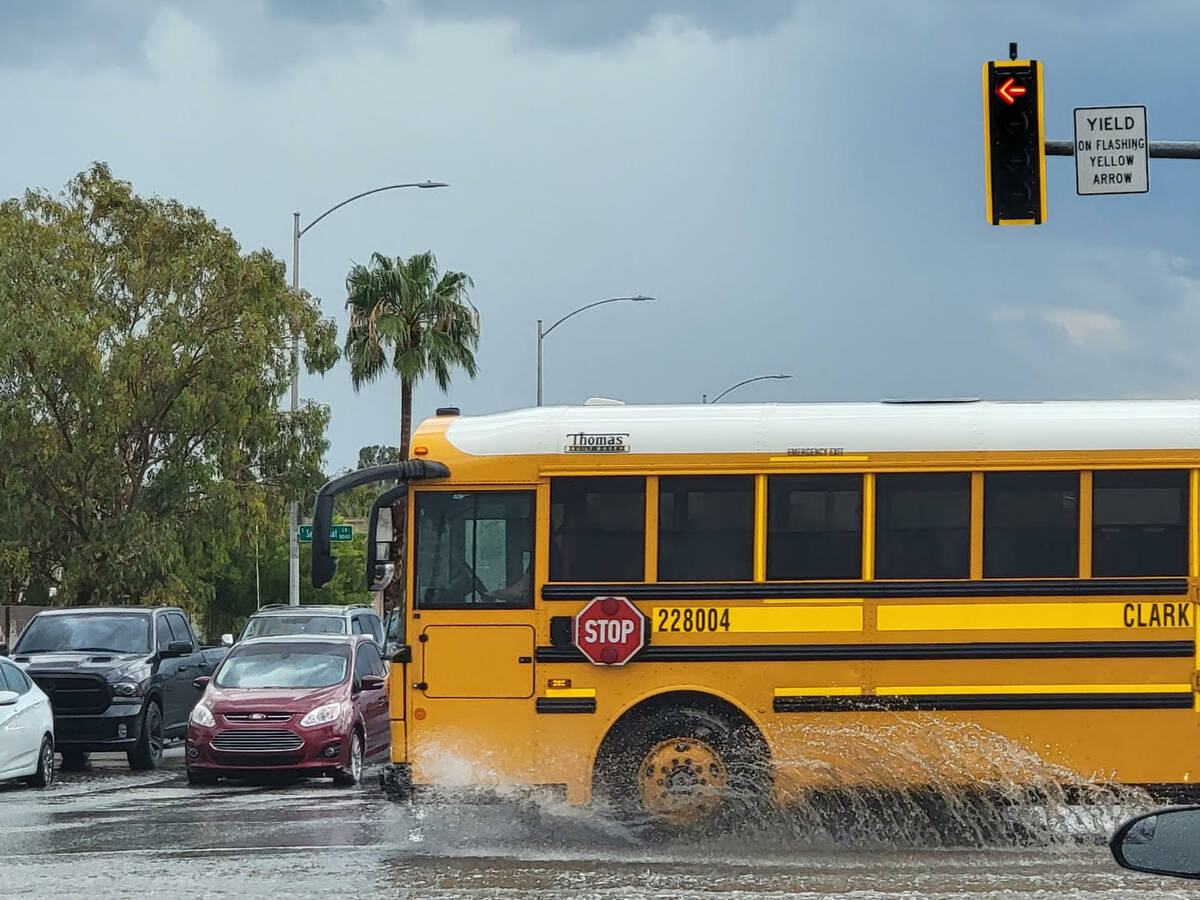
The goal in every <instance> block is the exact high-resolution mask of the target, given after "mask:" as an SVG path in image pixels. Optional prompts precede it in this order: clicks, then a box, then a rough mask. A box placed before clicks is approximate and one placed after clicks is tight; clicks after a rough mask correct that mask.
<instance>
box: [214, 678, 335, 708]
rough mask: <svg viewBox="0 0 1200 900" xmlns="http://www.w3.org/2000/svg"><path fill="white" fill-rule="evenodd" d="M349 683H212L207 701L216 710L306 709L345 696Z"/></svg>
mask: <svg viewBox="0 0 1200 900" xmlns="http://www.w3.org/2000/svg"><path fill="white" fill-rule="evenodd" d="M348 693H349V689H348V687H347V686H346V685H345V684H335V685H334V686H333V687H326V688H219V687H217V686H216V685H214V684H211V683H210V684H209V686H208V690H207V691H205V693H204V703H205V705H206V706H208V707H209V708H210V709H211V710H212V711H213V712H219V713H237V712H290V713H305V712H308V711H309V710H311V709H316V708H317V707H318V706H321V705H322V704H324V703H329V702H331V701H333V700H342V699H345V697H346V695H347V694H348Z"/></svg>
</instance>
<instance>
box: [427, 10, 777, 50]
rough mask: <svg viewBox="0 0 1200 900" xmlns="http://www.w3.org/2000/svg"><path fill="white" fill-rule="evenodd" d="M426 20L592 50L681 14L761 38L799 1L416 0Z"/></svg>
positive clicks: (719, 29)
mask: <svg viewBox="0 0 1200 900" xmlns="http://www.w3.org/2000/svg"><path fill="white" fill-rule="evenodd" d="M412 2H413V7H414V8H415V9H417V10H418V11H419V12H420V13H421V14H422V16H423V17H425V18H428V19H432V20H437V19H451V20H458V21H470V20H479V19H491V20H502V21H511V22H514V23H516V24H517V26H518V27H519V28H520V30H521V34H522V35H523V36H524V37H526V38H527V39H528V40H530V41H531V42H533V43H544V44H547V45H551V46H559V47H569V48H577V49H590V48H595V47H600V46H603V45H605V44H610V43H613V42H616V41H620V40H623V39H625V38H627V37H630V36H632V35H634V34H637V33H639V32H641V31H642V30H644V29H645V28H646V26H647V25H649V24H650V23H651V22H652V21H653V20H654V19H656V18H659V17H662V16H677V17H679V18H681V19H683V20H685V21H687V22H690V23H691V24H693V25H696V26H699V27H700V28H702V29H704V30H705V31H709V32H711V33H712V34H715V35H720V36H737V35H747V34H759V33H762V32H766V31H770V30H771V29H772V28H774V27H775V26H777V25H779V24H780V23H781V22H783V21H785V20H786V19H787V18H788V17H789V16H790V15H791V14H792V12H793V11H794V10H795V8H796V4H797V2H798V0H755V2H752V3H745V2H743V3H735V2H728V0H654V2H647V0H602V2H597V0H553V2H547V0H412Z"/></svg>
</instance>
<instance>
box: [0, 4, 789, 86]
mask: <svg viewBox="0 0 1200 900" xmlns="http://www.w3.org/2000/svg"><path fill="white" fill-rule="evenodd" d="M798 2H799V0H755V2H753V3H748V4H742V3H733V2H725V0H603V2H597V0H553V2H539V0H494V2H493V0H163V2H153V0H6V2H5V3H4V4H3V6H2V7H0V67H9V68H11V67H15V66H23V65H31V64H32V65H37V64H38V63H48V64H54V65H66V66H67V67H69V68H72V69H87V68H91V67H95V66H105V65H116V66H120V67H124V68H129V69H140V68H141V67H142V66H143V65H144V64H145V62H146V56H145V44H146V41H147V38H148V36H149V34H150V30H151V28H152V27H153V25H154V22H155V19H156V17H158V16H161V15H163V14H165V13H169V12H172V11H173V12H175V13H178V14H179V15H181V16H183V17H185V18H187V19H189V20H192V21H194V22H196V23H198V24H200V25H202V26H203V27H204V28H205V29H206V30H207V31H208V32H209V33H210V34H211V35H212V36H213V38H214V40H216V41H217V42H218V43H219V44H220V46H221V47H222V48H223V49H224V51H225V53H226V54H227V56H228V60H227V62H228V63H229V65H230V68H231V69H232V70H234V71H239V72H243V73H245V72H264V71H276V70H277V69H278V68H279V66H280V65H286V64H287V63H288V61H289V60H290V62H292V63H293V64H295V63H296V62H298V61H299V60H303V59H310V58H311V57H312V55H313V54H314V53H316V54H320V53H326V52H330V51H331V50H332V49H333V48H332V47H330V46H329V43H330V42H329V40H328V39H329V32H328V29H329V28H331V27H341V28H349V29H364V28H376V27H378V28H379V30H378V31H377V32H376V33H375V34H374V35H373V36H374V37H376V38H386V39H387V40H389V41H392V42H393V43H394V42H395V41H396V40H397V39H398V38H400V37H401V36H402V35H403V33H404V31H405V30H407V28H408V27H410V26H411V25H412V24H413V22H414V21H425V22H460V23H469V22H476V21H483V22H511V23H512V24H514V25H515V26H516V27H517V29H518V30H519V34H520V36H521V38H522V39H523V42H524V43H527V44H531V45H537V46H553V47H561V48H566V49H594V48H597V47H601V46H604V45H607V44H611V43H614V42H619V41H621V40H624V39H626V38H629V37H631V36H633V35H636V34H638V33H640V32H642V31H644V30H645V29H646V28H647V27H648V26H649V25H650V24H651V23H652V22H654V21H655V20H656V19H659V18H661V17H677V18H679V19H681V20H683V21H685V22H688V23H690V24H692V25H694V26H696V27H699V28H701V29H703V30H705V31H708V32H710V33H712V34H715V35H720V36H738V35H749V34H757V33H763V32H768V31H770V30H772V29H773V28H775V27H776V26H778V25H779V24H780V23H782V22H783V21H785V20H786V19H787V18H788V17H789V16H790V15H791V14H792V12H793V11H794V9H795V7H796V5H797V3H798ZM381 23H382V24H381ZM264 36H266V38H267V45H266V46H264V44H263V42H262V38H263V37H264ZM285 47H290V53H289V52H285V49H284V48H285ZM264 55H265V56H266V57H268V59H266V60H264V59H263V58H262V57H263V56H264Z"/></svg>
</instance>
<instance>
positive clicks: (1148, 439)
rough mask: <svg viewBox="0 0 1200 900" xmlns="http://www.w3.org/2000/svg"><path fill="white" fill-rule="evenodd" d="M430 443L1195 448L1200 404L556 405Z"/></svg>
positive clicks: (563, 449) (625, 448) (643, 447)
mask: <svg viewBox="0 0 1200 900" xmlns="http://www.w3.org/2000/svg"><path fill="white" fill-rule="evenodd" d="M423 436H424V437H428V438H432V439H434V441H435V442H437V443H440V442H441V440H445V441H446V442H447V443H448V444H449V445H450V447H452V448H453V449H455V450H457V451H458V452H460V453H464V454H468V455H471V456H514V455H533V454H538V455H543V454H602V453H614V454H618V453H619V454H622V455H626V454H641V453H654V454H670V453H688V454H704V453H780V454H791V455H795V456H823V455H837V454H852V453H890V452H940V451H945V452H955V451H959V452H988V451H1010V450H1017V451H1031V450H1047V451H1053V450H1063V451H1089V450H1190V449H1194V448H1200V401H1198V400H1069V401H1063V400H1055V401H974V400H973V401H953V402H932V401H927V402H895V401H892V402H887V401H885V402H881V403H799V404H774V403H772V404H742V403H738V404H707V405H687V406H666V405H663V406H633V405H629V406H625V405H619V406H553V407H539V408H532V409H519V410H513V411H511V412H502V413H495V414H490V415H482V416H453V417H452V416H441V417H436V418H433V419H428V420H426V421H425V422H424V423H422V425H421V427H420V428H419V429H418V431H417V434H416V435H414V439H413V442H414V446H415V445H417V444H420V443H421V440H422V437H423Z"/></svg>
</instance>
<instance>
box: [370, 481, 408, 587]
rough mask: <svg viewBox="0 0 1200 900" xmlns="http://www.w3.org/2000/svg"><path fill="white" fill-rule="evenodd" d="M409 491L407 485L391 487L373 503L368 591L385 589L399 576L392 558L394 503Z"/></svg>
mask: <svg viewBox="0 0 1200 900" xmlns="http://www.w3.org/2000/svg"><path fill="white" fill-rule="evenodd" d="M407 493H408V486H407V485H403V484H399V485H396V486H395V487H392V488H388V490H386V491H384V492H383V493H382V494H380V495H379V496H378V497H376V498H375V502H374V503H372V504H371V514H370V516H369V517H368V519H367V590H368V591H382V590H383V589H384V588H386V587H387V586H388V585H389V584H391V583H392V580H393V579H394V578H395V577H396V564H395V562H393V561H392V542H393V539H394V537H395V532H394V531H393V528H392V504H393V503H395V502H396V501H397V500H399V499H400V498H401V497H403V496H405V495H406V494H407Z"/></svg>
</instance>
